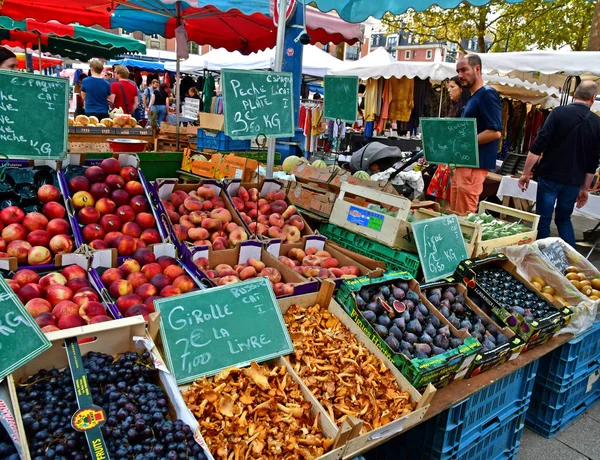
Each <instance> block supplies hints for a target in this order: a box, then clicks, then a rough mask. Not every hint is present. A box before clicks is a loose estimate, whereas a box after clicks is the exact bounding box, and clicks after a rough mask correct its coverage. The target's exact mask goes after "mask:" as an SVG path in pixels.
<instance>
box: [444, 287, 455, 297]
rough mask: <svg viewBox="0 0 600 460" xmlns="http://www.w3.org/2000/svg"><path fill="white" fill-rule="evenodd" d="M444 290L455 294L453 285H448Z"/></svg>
mask: <svg viewBox="0 0 600 460" xmlns="http://www.w3.org/2000/svg"><path fill="white" fill-rule="evenodd" d="M446 291H447V292H450V293H451V294H452V295H456V288H455V287H454V286H448V288H447V289H446Z"/></svg>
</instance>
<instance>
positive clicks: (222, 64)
mask: <svg viewBox="0 0 600 460" xmlns="http://www.w3.org/2000/svg"><path fill="white" fill-rule="evenodd" d="M274 62H275V50H274V49H273V48H269V49H267V50H264V51H259V52H258V53H252V54H249V55H243V54H241V53H240V52H239V51H233V52H230V51H227V50H226V49H224V48H219V49H215V50H212V51H210V52H208V53H206V54H204V55H202V56H191V57H190V58H189V59H188V60H186V61H183V62H181V64H180V67H181V72H183V73H200V72H202V71H204V70H215V71H220V70H221V69H245V70H259V69H271V68H273V64H274ZM342 66H344V63H343V62H342V61H340V60H339V59H336V58H335V57H333V56H332V55H330V54H329V53H326V52H325V51H323V50H322V49H320V48H318V47H316V46H313V45H307V46H305V47H304V53H303V63H302V73H303V74H304V75H310V76H313V77H320V78H322V77H323V76H324V75H325V74H326V73H327V72H328V71H329V70H332V69H338V68H341V67H342ZM165 69H167V70H170V71H172V72H174V71H175V63H174V62H169V63H166V64H165Z"/></svg>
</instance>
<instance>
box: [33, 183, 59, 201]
mask: <svg viewBox="0 0 600 460" xmlns="http://www.w3.org/2000/svg"><path fill="white" fill-rule="evenodd" d="M37 197H38V200H40V201H41V202H42V203H49V202H50V201H58V200H59V199H60V190H59V189H58V188H57V187H55V186H54V185H50V184H45V185H42V186H41V187H40V188H39V189H38V191H37Z"/></svg>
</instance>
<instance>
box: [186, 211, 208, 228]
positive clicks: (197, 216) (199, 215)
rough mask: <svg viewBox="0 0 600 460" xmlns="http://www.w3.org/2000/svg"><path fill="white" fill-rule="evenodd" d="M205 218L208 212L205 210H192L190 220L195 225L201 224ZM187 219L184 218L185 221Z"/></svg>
mask: <svg viewBox="0 0 600 460" xmlns="http://www.w3.org/2000/svg"><path fill="white" fill-rule="evenodd" d="M205 218H206V214H205V213H204V212H203V211H192V212H190V216H189V221H190V222H191V223H192V224H194V225H200V224H202V221H203V220H204V219H205ZM186 220H187V219H184V222H185V221H186Z"/></svg>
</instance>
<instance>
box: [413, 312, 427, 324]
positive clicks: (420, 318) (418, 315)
mask: <svg viewBox="0 0 600 460" xmlns="http://www.w3.org/2000/svg"><path fill="white" fill-rule="evenodd" d="M413 318H414V319H416V320H417V321H418V322H419V323H421V324H423V323H424V322H425V316H423V313H421V312H420V311H419V310H415V312H414V313H413Z"/></svg>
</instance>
